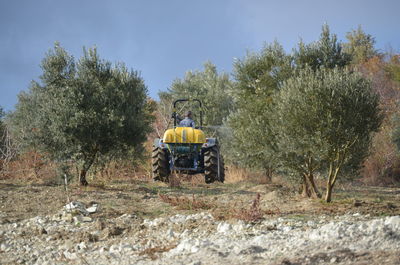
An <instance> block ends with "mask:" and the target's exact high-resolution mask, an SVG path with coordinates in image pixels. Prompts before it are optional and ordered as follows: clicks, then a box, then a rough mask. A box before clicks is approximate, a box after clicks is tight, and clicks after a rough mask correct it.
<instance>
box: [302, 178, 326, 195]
mask: <svg viewBox="0 0 400 265" xmlns="http://www.w3.org/2000/svg"><path fill="white" fill-rule="evenodd" d="M301 194H302V196H303V197H307V198H313V199H318V198H321V193H320V192H319V191H318V188H317V185H316V184H315V182H314V176H313V175H312V174H310V175H307V174H304V175H303V183H302V193H301Z"/></svg>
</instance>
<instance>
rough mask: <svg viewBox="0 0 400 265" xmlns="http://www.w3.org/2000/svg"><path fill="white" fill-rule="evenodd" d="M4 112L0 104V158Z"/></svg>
mask: <svg viewBox="0 0 400 265" xmlns="http://www.w3.org/2000/svg"><path fill="white" fill-rule="evenodd" d="M4 115H5V112H4V110H3V108H2V107H1V106H0V159H1V157H2V156H1V154H2V153H3V152H2V150H3V149H4V146H5V129H6V128H5V124H4V122H3V118H4Z"/></svg>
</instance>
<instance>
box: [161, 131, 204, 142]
mask: <svg viewBox="0 0 400 265" xmlns="http://www.w3.org/2000/svg"><path fill="white" fill-rule="evenodd" d="M163 142H164V143H167V144H168V143H176V144H177V143H187V144H203V143H205V142H206V136H205V134H204V132H203V131H202V130H198V129H194V128H192V127H176V128H175V129H168V130H166V131H165V133H164V138H163Z"/></svg>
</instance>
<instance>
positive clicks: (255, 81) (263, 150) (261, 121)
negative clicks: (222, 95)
mask: <svg viewBox="0 0 400 265" xmlns="http://www.w3.org/2000/svg"><path fill="white" fill-rule="evenodd" d="M292 70H293V67H292V57H291V56H290V55H287V54H286V53H285V51H284V50H283V47H282V46H281V45H280V44H279V43H278V42H274V43H272V44H268V45H265V47H264V48H263V49H262V50H261V51H260V52H258V53H256V52H253V53H248V54H247V55H246V56H245V57H244V58H243V59H240V60H237V61H236V62H235V64H234V78H235V80H236V84H235V86H234V89H233V97H234V103H235V105H234V106H235V108H234V111H233V112H232V113H231V115H230V116H229V119H228V123H227V124H228V126H229V127H230V128H232V142H231V143H230V145H231V146H232V147H233V148H232V149H233V150H232V151H231V152H230V160H231V161H233V162H236V163H238V164H240V165H241V166H245V167H248V168H256V169H261V170H263V171H265V173H266V175H267V177H269V178H270V177H271V173H272V170H273V168H274V161H275V158H276V156H275V154H274V151H275V139H274V135H273V134H272V132H271V129H270V121H271V117H272V113H273V112H274V105H273V102H274V95H275V94H276V92H277V91H279V89H280V86H281V85H282V84H283V81H285V80H286V79H287V78H289V76H290V75H291V74H292Z"/></svg>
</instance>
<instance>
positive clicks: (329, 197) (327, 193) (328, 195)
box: [325, 181, 333, 202]
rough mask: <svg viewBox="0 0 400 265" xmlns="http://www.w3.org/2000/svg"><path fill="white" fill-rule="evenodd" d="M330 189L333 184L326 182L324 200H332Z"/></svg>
mask: <svg viewBox="0 0 400 265" xmlns="http://www.w3.org/2000/svg"><path fill="white" fill-rule="evenodd" d="M332 190H333V185H331V184H330V183H329V181H328V182H327V185H326V194H325V201H326V202H331V201H332Z"/></svg>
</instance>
